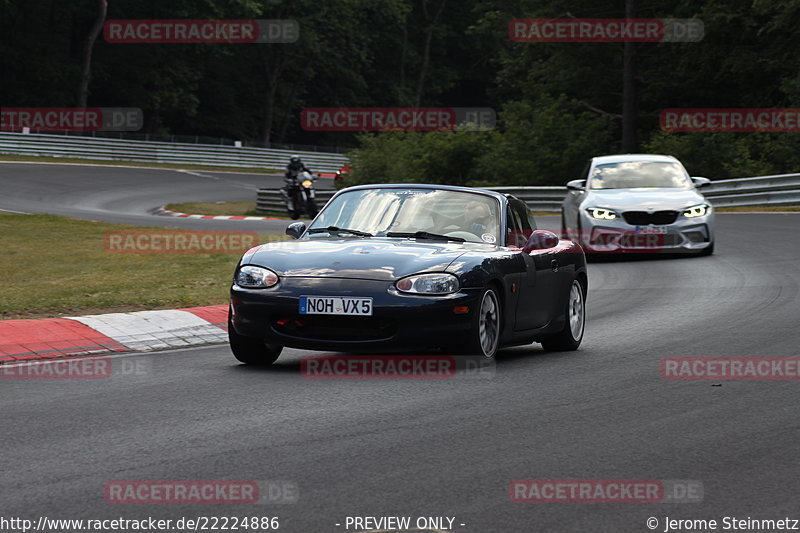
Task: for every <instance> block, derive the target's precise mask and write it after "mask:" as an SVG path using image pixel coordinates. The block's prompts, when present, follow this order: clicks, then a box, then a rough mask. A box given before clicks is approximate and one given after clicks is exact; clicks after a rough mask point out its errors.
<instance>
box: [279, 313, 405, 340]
mask: <svg viewBox="0 0 800 533" xmlns="http://www.w3.org/2000/svg"><path fill="white" fill-rule="evenodd" d="M272 329H274V330H275V331H276V332H277V333H280V334H283V335H289V336H291V337H299V338H303V339H313V340H331V341H369V340H380V339H388V338H391V337H392V336H394V334H395V333H396V332H397V324H396V323H395V322H394V321H393V320H385V319H378V318H375V317H350V316H308V315H303V316H299V315H298V316H294V317H285V318H282V319H280V320H276V321H274V322H273V323H272Z"/></svg>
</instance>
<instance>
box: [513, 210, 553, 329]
mask: <svg viewBox="0 0 800 533" xmlns="http://www.w3.org/2000/svg"><path fill="white" fill-rule="evenodd" d="M507 219H508V235H507V242H508V246H509V247H511V248H513V249H517V250H519V251H518V253H519V260H520V262H521V263H524V269H525V274H524V276H523V279H522V283H520V287H519V292H520V294H519V298H518V299H517V309H516V317H515V318H516V320H515V325H514V329H515V330H516V331H524V330H528V329H535V328H539V327H542V326H545V325H546V324H547V323H548V322H549V321H550V319H551V317H552V316H553V308H554V306H555V305H556V302H555V300H556V299H557V296H558V294H559V290H558V289H559V281H560V279H559V276H558V273H557V270H558V268H557V264H554V263H553V261H555V260H556V255H555V249H550V250H535V251H533V252H531V253H525V252H523V251H522V248H523V246H525V243H526V242H527V239H528V237H530V235H531V233H533V230H535V229H536V223H535V222H534V220H533V217H531V216H530V214H529V212H528V208H527V206H526V205H525V204H524V203H523V202H522V201H521V200H518V199H516V198H513V197H511V198H509V199H508V213H507Z"/></svg>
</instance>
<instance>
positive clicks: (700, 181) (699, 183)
mask: <svg viewBox="0 0 800 533" xmlns="http://www.w3.org/2000/svg"><path fill="white" fill-rule="evenodd" d="M692 183H694V186H695V187H697V188H698V189H699V188H701V187H708V186H709V185H711V180H710V179H708V178H700V177H693V178H692Z"/></svg>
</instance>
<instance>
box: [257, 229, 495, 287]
mask: <svg viewBox="0 0 800 533" xmlns="http://www.w3.org/2000/svg"><path fill="white" fill-rule="evenodd" d="M487 246H488V247H491V248H492V249H494V247H493V246H489V245H485V244H473V243H456V242H441V241H430V240H424V241H423V240H409V239H381V238H354V239H349V238H345V239H326V238H314V239H300V240H296V241H284V242H274V243H268V244H262V245H261V246H258V247H256V248H254V249H252V250H250V251H248V252H247V253H246V254H245V255H244V256H243V257H242V264H250V265H259V266H263V267H266V268H269V269H271V270H272V271H274V272H275V273H276V274H278V275H279V276H284V277H308V276H312V277H331V278H350V279H369V280H380V281H392V280H396V279H398V278H402V277H403V276H408V275H410V274H416V273H419V272H442V271H444V270H445V269H446V268H447V266H448V265H449V264H450V263H452V262H453V261H454V260H455V259H457V258H458V257H459V256H461V255H462V254H464V253H465V252H467V251H470V250H477V249H482V248H486V247H487Z"/></svg>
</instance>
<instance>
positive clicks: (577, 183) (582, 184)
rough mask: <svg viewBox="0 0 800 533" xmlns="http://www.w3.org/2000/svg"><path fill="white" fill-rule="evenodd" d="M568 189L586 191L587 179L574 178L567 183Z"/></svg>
mask: <svg viewBox="0 0 800 533" xmlns="http://www.w3.org/2000/svg"><path fill="white" fill-rule="evenodd" d="M567 190H569V191H585V190H586V180H572V181H570V182H568V183H567Z"/></svg>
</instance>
